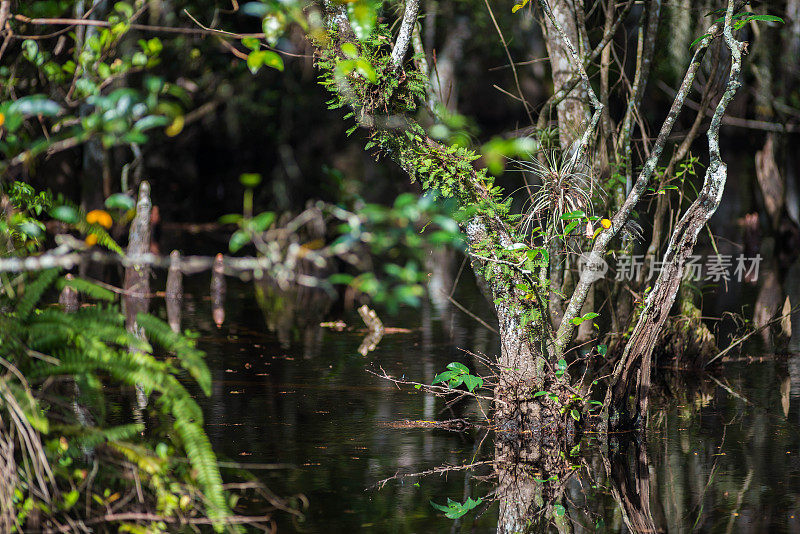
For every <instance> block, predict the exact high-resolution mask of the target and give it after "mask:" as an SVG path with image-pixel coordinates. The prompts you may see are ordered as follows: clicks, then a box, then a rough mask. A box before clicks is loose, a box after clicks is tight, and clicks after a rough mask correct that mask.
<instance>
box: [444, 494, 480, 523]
mask: <svg viewBox="0 0 800 534" xmlns="http://www.w3.org/2000/svg"><path fill="white" fill-rule="evenodd" d="M481 502H482V500H481V499H480V498H478V499H477V500H473V499H472V497H467V500H466V501H464V502H463V503H460V502H457V501H454V500H452V499H449V498H448V499H447V506H444V505H442V504H436V503H435V502H433V501H431V506H433V507H434V508H436V509H437V510H440V511H442V512H444V516H445V517H446V518H447V519H458V518H459V517H463V516H464V515H466V514H467V512H469V511H470V510H472V509H473V508H475V507H476V506H478V505H479V504H480V503H481Z"/></svg>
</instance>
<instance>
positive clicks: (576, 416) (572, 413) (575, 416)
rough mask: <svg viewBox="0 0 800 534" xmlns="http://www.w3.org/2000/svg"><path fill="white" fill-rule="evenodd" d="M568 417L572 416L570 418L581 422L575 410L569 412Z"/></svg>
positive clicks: (579, 415) (578, 413) (579, 414)
mask: <svg viewBox="0 0 800 534" xmlns="http://www.w3.org/2000/svg"><path fill="white" fill-rule="evenodd" d="M569 415H570V416H572V418H573V419H575V420H576V421H580V420H581V413H580V412H579V411H578V410H576V409H575V408H573V409H572V410H570V411H569Z"/></svg>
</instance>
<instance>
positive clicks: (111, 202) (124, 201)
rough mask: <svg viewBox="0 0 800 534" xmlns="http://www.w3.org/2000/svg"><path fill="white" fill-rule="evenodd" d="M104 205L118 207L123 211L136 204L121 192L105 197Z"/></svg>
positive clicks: (111, 207)
mask: <svg viewBox="0 0 800 534" xmlns="http://www.w3.org/2000/svg"><path fill="white" fill-rule="evenodd" d="M105 204H106V207H107V208H108V209H120V210H123V211H127V210H129V209H133V207H134V206H135V205H136V202H135V201H134V200H133V199H132V198H131V197H129V196H128V195H125V194H123V193H115V194H113V195H111V196H110V197H108V198H107V199H106V202H105Z"/></svg>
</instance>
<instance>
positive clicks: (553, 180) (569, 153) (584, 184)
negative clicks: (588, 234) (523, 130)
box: [517, 145, 595, 232]
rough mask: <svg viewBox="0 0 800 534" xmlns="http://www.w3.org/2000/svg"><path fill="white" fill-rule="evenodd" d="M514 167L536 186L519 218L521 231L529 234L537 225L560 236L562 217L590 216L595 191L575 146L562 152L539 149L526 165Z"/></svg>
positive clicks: (563, 222)
mask: <svg viewBox="0 0 800 534" xmlns="http://www.w3.org/2000/svg"><path fill="white" fill-rule="evenodd" d="M517 164H518V165H519V167H520V170H522V171H523V172H527V173H529V174H530V175H532V176H533V178H534V179H535V180H536V181H538V182H539V183H538V184H535V185H534V186H533V191H532V193H531V199H530V204H529V207H528V209H527V210H525V212H524V215H523V219H522V228H523V231H525V232H528V231H530V230H531V228H533V226H534V223H535V222H537V221H538V222H539V224H540V225H542V226H545V225H546V226H547V227H551V228H554V229H557V230H560V231H562V232H563V230H564V225H565V222H567V221H565V219H564V215H566V214H568V213H572V212H576V211H583V212H584V213H586V214H587V215H590V214H591V211H592V194H593V192H594V189H595V188H594V187H593V184H592V177H591V174H590V168H589V166H588V165H587V164H586V162H585V161H583V160H582V158H580V151H579V150H578V146H577V145H573V146H572V147H570V149H569V150H566V151H562V150H558V149H543V150H541V151H540V152H539V153H538V154H537V156H536V157H534V158H531V160H530V161H518V162H517ZM543 223H544V224H543Z"/></svg>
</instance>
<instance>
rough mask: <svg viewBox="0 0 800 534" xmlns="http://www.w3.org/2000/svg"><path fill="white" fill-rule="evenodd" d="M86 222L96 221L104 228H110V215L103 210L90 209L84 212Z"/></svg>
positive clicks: (92, 222)
mask: <svg viewBox="0 0 800 534" xmlns="http://www.w3.org/2000/svg"><path fill="white" fill-rule="evenodd" d="M86 222H87V223H89V224H94V223H97V224H99V225H100V226H102V227H103V228H105V229H108V228H111V223H112V222H113V221H112V220H111V215H109V214H108V212H107V211H104V210H92V211H90V212H89V213H87V214H86Z"/></svg>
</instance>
